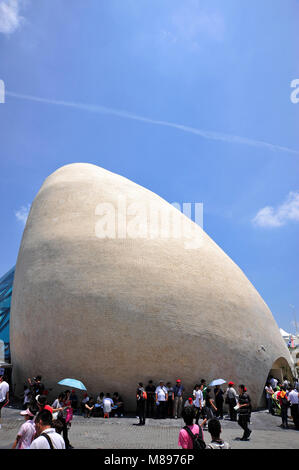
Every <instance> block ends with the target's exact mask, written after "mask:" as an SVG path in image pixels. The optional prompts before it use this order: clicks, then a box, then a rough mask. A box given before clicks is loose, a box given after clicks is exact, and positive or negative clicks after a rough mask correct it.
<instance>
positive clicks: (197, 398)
mask: <svg viewBox="0 0 299 470" xmlns="http://www.w3.org/2000/svg"><path fill="white" fill-rule="evenodd" d="M193 398H194V407H195V424H198V421H199V418H200V416H201V410H202V408H203V393H202V390H201V389H200V386H199V385H198V384H196V385H195V387H194V390H193Z"/></svg>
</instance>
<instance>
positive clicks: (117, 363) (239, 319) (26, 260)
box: [11, 163, 289, 409]
mask: <svg viewBox="0 0 299 470" xmlns="http://www.w3.org/2000/svg"><path fill="white" fill-rule="evenodd" d="M119 196H124V197H126V198H127V203H128V204H129V203H130V202H134V201H135V202H136V201H138V202H143V203H145V204H151V203H153V202H154V203H155V204H157V205H158V206H159V207H161V208H168V207H169V206H170V205H169V204H168V203H167V202H166V201H165V200H163V199H161V198H160V197H159V196H157V195H156V194H154V193H152V192H151V191H149V190H147V189H145V188H143V187H141V186H139V185H137V184H135V183H133V182H132V181H130V180H128V179H126V178H124V177H121V176H119V175H116V174H114V173H111V172H109V171H107V170H104V169H102V168H100V167H97V166H95V165H91V164H81V163H76V164H72V165H67V166H64V167H62V168H60V169H58V170H57V171H55V172H54V173H53V174H52V175H50V176H49V177H48V178H47V179H46V181H45V182H44V184H43V186H42V187H41V189H40V191H39V193H38V194H37V196H36V198H35V200H34V202H33V204H32V207H31V211H30V214H29V217H28V220H27V224H26V227H25V230H24V234H23V239H22V243H21V247H20V251H19V256H18V260H17V266H16V272H15V281H14V289H13V298H12V307H11V353H12V361H13V364H14V382H15V383H18V384H19V383H22V381H23V380H24V379H25V378H26V377H29V376H32V375H33V374H37V373H41V374H43V375H44V377H45V379H46V382H47V384H49V385H50V386H52V387H54V386H55V384H56V383H57V382H58V381H59V380H60V379H62V378H65V377H75V378H77V379H80V380H82V381H83V382H84V383H85V384H86V386H87V388H88V390H89V391H90V392H93V393H96V392H98V391H102V390H103V391H112V392H113V391H116V390H119V391H121V393H122V395H123V396H124V398H125V399H126V401H127V403H128V408H131V409H133V408H134V407H135V399H134V392H135V389H136V383H137V381H140V380H142V381H143V382H146V381H147V380H148V379H151V378H152V379H154V380H156V381H158V380H159V379H160V378H163V379H164V380H165V381H166V380H171V381H172V382H174V381H175V379H176V378H177V377H180V378H181V379H182V380H183V381H184V384H185V386H186V389H190V390H191V389H192V387H193V385H194V383H196V382H197V381H198V380H199V379H200V378H202V377H204V378H206V379H207V380H210V379H211V380H212V379H213V378H218V377H222V378H224V379H226V380H230V379H232V380H233V381H235V382H237V383H241V382H242V383H245V384H248V385H249V386H250V391H251V396H252V399H253V403H254V405H256V404H258V402H259V400H260V397H261V395H262V392H263V386H264V382H265V379H266V377H267V374H268V372H269V371H270V369H271V367H272V364H273V363H274V361H275V360H277V359H278V358H282V359H281V361H282V363H283V364H285V365H287V362H288V361H289V352H288V350H287V347H286V345H285V343H284V341H283V339H282V338H281V335H280V332H279V329H278V326H277V324H276V322H275V321H274V319H273V316H272V314H271V312H270V310H269V308H268V307H267V305H266V304H265V302H264V301H263V299H262V298H261V297H260V295H259V294H258V292H257V291H256V290H255V288H254V287H253V286H252V284H251V283H250V282H249V280H248V279H247V278H246V276H245V275H244V273H243V272H242V271H241V269H240V268H239V267H238V266H237V265H236V264H235V263H234V262H233V261H232V260H231V259H230V258H229V257H228V256H227V255H226V254H225V253H224V252H223V251H222V250H221V248H220V247H219V246H218V245H216V243H214V242H213V240H212V239H211V238H210V237H209V236H208V235H207V234H206V233H205V232H204V231H202V229H201V228H200V227H198V226H195V224H194V223H193V222H191V221H188V222H187V223H189V224H190V226H192V227H195V230H196V232H197V234H198V236H199V237H202V245H201V246H200V247H199V248H198V249H186V245H185V242H184V240H183V239H175V238H171V239H163V238H152V239H151V238H149V237H148V238H139V239H138V238H136V239H132V238H123V239H119V238H116V239H99V238H97V237H96V232H95V227H96V223H97V222H98V221H99V216H98V215H97V214H96V207H97V205H98V204H99V203H103V202H105V203H106V202H109V203H112V204H113V205H114V206H115V207H117V204H118V198H119ZM171 210H173V211H176V209H171ZM179 217H182V218H185V216H184V215H179ZM261 345H263V346H264V347H265V351H264V350H262V349H261V348H260V346H261Z"/></svg>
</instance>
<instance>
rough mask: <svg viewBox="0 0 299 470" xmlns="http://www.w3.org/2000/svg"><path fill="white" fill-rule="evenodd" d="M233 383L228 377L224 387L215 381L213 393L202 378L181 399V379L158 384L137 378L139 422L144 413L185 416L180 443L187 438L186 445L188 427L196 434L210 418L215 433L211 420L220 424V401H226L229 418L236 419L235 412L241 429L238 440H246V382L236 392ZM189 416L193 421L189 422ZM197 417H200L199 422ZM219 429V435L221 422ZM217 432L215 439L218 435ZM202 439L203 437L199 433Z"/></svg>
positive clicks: (161, 416)
mask: <svg viewBox="0 0 299 470" xmlns="http://www.w3.org/2000/svg"><path fill="white" fill-rule="evenodd" d="M234 385H235V384H234V382H232V381H230V382H229V383H228V388H227V390H226V391H224V390H223V389H222V388H221V386H220V385H216V386H215V387H214V395H213V394H212V389H211V388H210V387H209V386H207V383H206V380H205V379H201V380H200V382H199V383H198V384H195V386H194V389H193V392H192V396H189V397H188V398H187V399H186V400H184V396H186V395H185V393H184V392H185V387H184V386H183V384H182V381H181V379H177V380H176V384H175V386H172V384H171V383H170V382H168V383H166V385H165V384H164V381H163V380H160V382H159V385H158V386H155V385H154V384H153V381H152V380H150V381H149V383H148V385H147V386H146V387H144V385H143V383H142V382H139V384H138V388H137V390H136V400H137V416H138V417H139V423H138V425H139V426H144V425H145V418H146V416H147V417H155V418H157V419H165V418H167V417H168V418H174V419H177V418H180V417H182V418H183V419H184V420H185V419H187V421H186V420H185V423H186V426H187V427H186V426H185V427H184V428H183V430H182V432H181V433H180V437H179V445H184V443H186V442H187V444H186V445H188V446H189V445H190V446H191V445H193V443H192V440H191V435H189V434H190V433H189V431H190V430H191V433H193V434H194V433H195V434H196V435H198V433H199V431H198V430H200V432H201V434H202V429H204V428H205V427H206V426H207V427H208V428H209V423H210V422H211V423H212V424H210V429H213V433H214V437H215V434H217V433H216V431H214V429H216V428H215V426H216V425H215V424H213V423H215V421H217V422H218V423H219V425H220V420H222V419H223V405H224V402H225V403H226V404H228V405H229V417H230V419H231V420H232V421H237V413H238V424H239V426H240V427H241V428H242V429H243V436H242V437H241V440H248V439H249V436H250V434H251V430H250V429H249V427H248V425H249V423H250V415H251V399H250V396H249V394H248V393H247V389H246V387H245V385H243V384H241V385H239V388H238V392H239V393H237V392H236V390H235V389H234ZM191 418H192V423H191V424H190V420H191ZM199 419H202V422H201V425H200V426H199ZM193 421H195V423H193ZM217 426H218V424H217ZM217 429H218V428H217ZM219 429H220V431H219V433H218V434H219V436H220V432H221V426H220V428H219ZM183 431H184V432H183ZM217 432H218V431H217ZM218 434H217V435H218ZM219 436H218V438H217V439H220V437H219ZM201 439H202V440H203V438H202V437H201ZM184 448H192V447H184Z"/></svg>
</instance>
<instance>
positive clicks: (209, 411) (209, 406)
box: [206, 388, 217, 420]
mask: <svg viewBox="0 0 299 470" xmlns="http://www.w3.org/2000/svg"><path fill="white" fill-rule="evenodd" d="M215 412H217V408H216V406H215V404H214V400H213V398H212V396H211V389H210V388H207V390H206V417H207V419H208V420H209V419H212V418H214V413H215Z"/></svg>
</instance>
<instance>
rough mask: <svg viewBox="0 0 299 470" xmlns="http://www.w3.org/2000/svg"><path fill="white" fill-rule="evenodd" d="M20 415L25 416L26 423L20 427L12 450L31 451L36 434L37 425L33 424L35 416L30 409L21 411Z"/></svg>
mask: <svg viewBox="0 0 299 470" xmlns="http://www.w3.org/2000/svg"><path fill="white" fill-rule="evenodd" d="M20 414H21V415H22V416H24V418H25V423H23V424H22V426H21V427H20V429H19V431H18V435H17V437H16V440H15V442H14V443H13V446H12V449H29V447H30V444H31V442H32V439H33V436H34V434H35V424H34V422H33V418H34V415H33V413H31V411H30V410H29V408H28V409H27V410H25V411H21V413H20Z"/></svg>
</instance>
